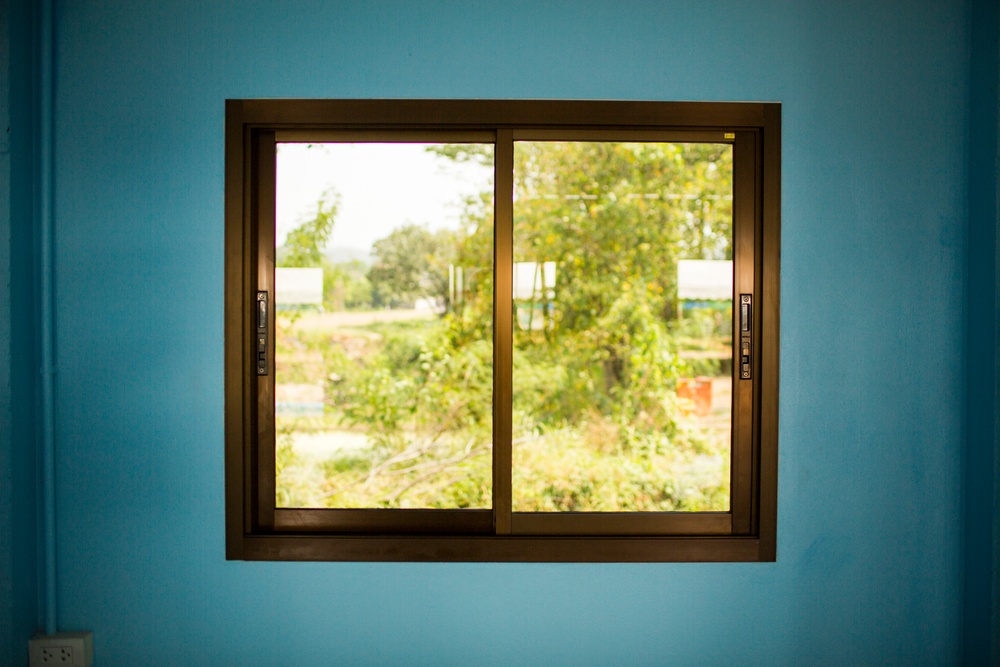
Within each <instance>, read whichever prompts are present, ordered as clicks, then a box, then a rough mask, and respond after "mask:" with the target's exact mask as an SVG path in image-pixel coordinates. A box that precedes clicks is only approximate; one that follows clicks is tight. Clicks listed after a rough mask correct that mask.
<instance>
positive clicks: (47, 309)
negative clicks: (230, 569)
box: [38, 0, 58, 634]
mask: <svg viewBox="0 0 1000 667" xmlns="http://www.w3.org/2000/svg"><path fill="white" fill-rule="evenodd" d="M39 10H40V17H39V18H40V20H39V24H38V25H39V39H38V65H39V71H38V88H39V89H38V119H39V126H38V166H39V174H38V218H39V220H38V227H39V255H40V258H39V259H40V267H39V269H40V270H39V273H40V283H41V285H40V290H39V292H40V293H39V299H40V301H41V322H40V329H41V332H40V333H41V350H40V356H41V374H42V378H41V384H42V386H41V401H42V405H41V411H42V495H43V500H42V504H43V513H44V514H43V517H42V531H43V543H44V552H45V554H44V557H45V562H44V568H45V569H44V572H43V579H44V581H43V588H44V591H45V600H44V609H45V632H46V634H51V633H53V632H56V629H57V627H58V623H57V619H58V614H57V612H58V604H57V603H58V599H57V593H56V468H55V372H56V366H55V362H54V357H55V346H54V341H55V319H54V316H53V296H54V295H53V268H52V264H53V262H52V237H53V223H54V218H53V205H54V201H55V199H54V184H53V174H54V171H53V170H54V164H53V163H54V149H53V129H54V128H53V92H54V88H55V72H54V63H53V60H54V47H55V40H54V32H55V21H54V18H55V17H54V16H53V0H42V1H41V2H40V3H39Z"/></svg>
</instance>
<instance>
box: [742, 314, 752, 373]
mask: <svg viewBox="0 0 1000 667" xmlns="http://www.w3.org/2000/svg"><path fill="white" fill-rule="evenodd" d="M752 306H753V298H752V297H751V296H750V295H749V294H740V379H741V380H749V379H750V369H751V368H752V367H753V362H752V360H751V351H752V350H753V341H752V339H751V333H752V331H753V312H752V311H751V308H752Z"/></svg>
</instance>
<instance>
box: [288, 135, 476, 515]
mask: <svg viewBox="0 0 1000 667" xmlns="http://www.w3.org/2000/svg"><path fill="white" fill-rule="evenodd" d="M492 177H493V147H492V145H481V144H450V145H449V144H413V143H400V144H378V143H356V144H351V143H325V144H299V143H279V144H278V149H277V184H276V188H277V191H276V230H275V231H276V245H277V248H276V260H277V261H276V264H277V268H276V269H275V292H276V294H275V302H276V320H277V325H276V373H275V421H276V442H275V446H276V461H275V464H276V472H277V479H276V506H277V507H342V508H347V507H367V508H380V507H391V508H463V507H476V508H488V507H490V506H491V487H492V468H491V462H492V401H493V395H492V373H493V369H492V357H493V343H492V309H493V302H492V294H493V278H492V271H493V199H492V185H491V183H492Z"/></svg>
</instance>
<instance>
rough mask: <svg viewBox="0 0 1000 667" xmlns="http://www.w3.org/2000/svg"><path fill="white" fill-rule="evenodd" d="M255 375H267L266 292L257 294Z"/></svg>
mask: <svg viewBox="0 0 1000 667" xmlns="http://www.w3.org/2000/svg"><path fill="white" fill-rule="evenodd" d="M255 316H256V323H257V334H256V336H255V338H256V348H257V375H267V366H268V363H267V292H257V312H256V314H255Z"/></svg>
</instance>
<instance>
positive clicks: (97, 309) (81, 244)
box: [55, 0, 986, 665]
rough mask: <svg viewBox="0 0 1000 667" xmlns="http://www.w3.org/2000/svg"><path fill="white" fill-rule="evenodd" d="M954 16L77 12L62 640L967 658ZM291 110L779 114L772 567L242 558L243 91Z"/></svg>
mask: <svg viewBox="0 0 1000 667" xmlns="http://www.w3.org/2000/svg"><path fill="white" fill-rule="evenodd" d="M140 4H142V5H144V6H140ZM966 10H967V7H963V6H961V5H958V6H956V5H955V4H954V3H942V2H933V1H930V0H927V1H916V2H914V1H907V2H904V1H902V0H899V1H896V2H883V3H870V2H860V1H848V2H838V3H829V2H824V1H821V0H809V1H800V2H794V3H790V2H779V1H777V0H773V1H764V2H756V3H746V2H741V1H736V0H733V1H731V2H716V3H691V2H674V1H667V2H636V3H628V4H627V5H621V4H620V3H614V2H610V1H601V2H573V3H569V2H565V3H555V2H553V3H544V4H542V3H535V2H494V3H488V2H481V3H466V2H436V3H409V2H401V1H400V2H382V3H356V2H330V1H328V0H327V1H323V2H318V1H317V2H304V1H303V2H297V3H280V4H279V3H271V2H262V1H261V2H249V1H247V2H238V3H237V2H223V1H222V0H218V1H213V2H205V1H195V0H170V1H164V2H159V3H133V2H126V1H125V0H106V1H105V2H93V3H59V4H58V18H57V59H56V68H57V92H56V113H57V115H56V135H55V145H56V295H57V296H56V299H57V301H56V305H57V310H56V316H57V364H58V368H59V373H58V376H57V387H56V396H57V401H58V409H57V415H56V419H57V423H56V430H57V443H58V444H57V446H58V453H57V476H58V559H59V571H58V592H59V602H60V606H59V624H60V627H61V628H63V629H76V628H87V629H91V630H93V631H94V632H95V638H96V642H95V645H96V650H97V655H98V664H99V665H133V664H151V665H168V664H176V665H219V664H241V665H274V664H301V665H310V664H324V665H325V664H335V663H339V664H428V665H446V664H468V663H471V662H482V663H486V664H515V665H516V664H525V665H529V664H531V665H533V664H577V665H589V664H593V665H605V664H724V663H728V664H741V665H743V664H762V665H763V664H766V665H776V664H777V665H780V664H788V665H796V664H817V665H818V664H885V663H890V664H949V663H956V662H957V661H958V660H959V659H960V655H961V650H962V649H961V642H962V637H963V631H962V622H963V574H964V572H965V569H964V562H965V561H964V560H963V532H962V526H963V521H964V514H963V509H964V507H965V505H964V504H963V503H964V501H963V489H964V486H963V475H964V467H963V463H964V456H963V437H964V431H963V416H964V414H965V405H966V404H965V401H964V392H965V389H966V383H965V380H966V374H965V367H964V361H965V356H964V349H965V347H964V346H965V343H964V342H963V341H964V340H965V334H966V326H965V319H964V316H965V313H964V304H965V296H966V294H965V289H964V287H965V272H966V269H967V238H968V237H967V233H968V224H967V223H968V220H969V213H968V206H969V194H968V193H969V187H968V185H969V177H968V172H967V169H968V167H969V150H968V130H969V94H970V85H969V71H970V68H969V60H968V58H969V54H968V49H969V44H970V37H969V28H968V26H969V23H968V19H969V14H968V12H967V11H966ZM299 96H301V97H484V98H489V97H500V98H528V97H541V98H570V99H573V98H620V99H674V100H699V99H705V100H742V99H748V100H779V101H781V102H782V103H783V119H784V127H783V132H784V136H783V142H784V145H783V159H784V169H783V183H782V186H783V206H782V215H783V233H782V242H783V258H782V281H781V283H782V314H783V327H782V340H781V346H782V371H781V390H782V395H781V402H780V406H781V428H780V438H781V439H780V469H779V534H778V561H777V563H773V564H721V565H720V564H652V565H651V564H643V565H639V564H635V565H615V564H604V565H572V564H542V565H539V564H365V563H357V564H343V563H341V564H333V563H330V564H327V563H320V564H315V563H314V564H306V563H238V562H226V561H225V560H224V557H223V554H224V549H223V487H222V480H223V451H222V446H223V445H222V437H223V432H222V240H223V233H222V232H223V230H222V204H223V202H222V195H223V164H222V138H223V137H222V129H223V100H224V99H225V98H227V97H232V98H238V97H299ZM974 500H975V499H974ZM980 500H983V501H984V502H986V501H985V500H984V499H980ZM966 611H967V610H966Z"/></svg>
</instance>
